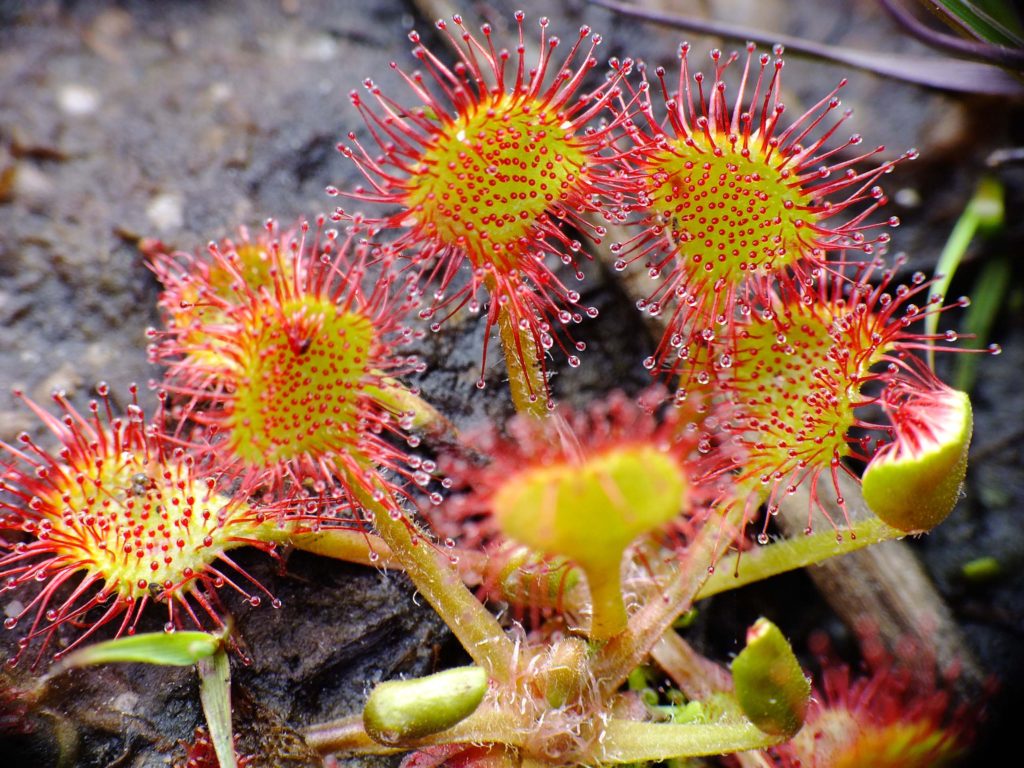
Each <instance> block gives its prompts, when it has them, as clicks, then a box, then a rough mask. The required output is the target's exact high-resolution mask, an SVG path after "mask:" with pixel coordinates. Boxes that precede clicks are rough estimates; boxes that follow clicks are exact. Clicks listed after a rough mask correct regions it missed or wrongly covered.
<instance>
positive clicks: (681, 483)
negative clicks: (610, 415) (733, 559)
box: [493, 446, 686, 573]
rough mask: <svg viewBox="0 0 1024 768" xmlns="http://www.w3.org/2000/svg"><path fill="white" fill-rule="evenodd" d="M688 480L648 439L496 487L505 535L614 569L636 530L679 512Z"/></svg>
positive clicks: (591, 568) (590, 566)
mask: <svg viewBox="0 0 1024 768" xmlns="http://www.w3.org/2000/svg"><path fill="white" fill-rule="evenodd" d="M685 490H686V481H685V478H684V476H683V472H682V470H681V469H680V467H679V465H678V464H677V463H676V462H675V461H674V460H673V459H672V458H671V457H670V456H667V455H666V454H664V453H662V452H661V451H659V450H657V449H656V448H655V447H653V446H629V447H625V448H620V449H617V450H612V451H609V452H607V453H604V454H601V455H599V456H596V457H594V458H592V459H588V460H586V461H585V462H583V463H581V464H576V463H571V464H570V463H567V464H557V465H555V466H550V467H535V468H532V469H529V470H527V471H525V472H523V473H520V474H518V475H515V476H513V477H511V478H510V479H509V481H508V482H506V483H505V484H504V485H503V486H502V487H501V488H500V489H499V490H498V492H497V493H496V494H495V497H494V500H493V508H494V514H495V517H496V519H497V521H498V524H499V525H500V526H501V528H502V530H503V531H504V532H505V534H506V535H508V536H510V537H511V538H513V539H516V540H517V541H520V542H522V543H523V544H526V545H527V546H529V547H532V548H533V549H536V550H539V551H541V552H544V553H546V554H550V555H564V556H565V557H568V558H569V559H570V560H573V561H575V562H577V563H578V564H579V565H581V566H582V567H583V568H584V569H585V570H586V571H587V572H595V571H598V570H600V569H608V570H613V571H614V572H615V573H618V568H619V563H620V561H621V559H622V553H623V551H624V550H625V549H626V547H627V546H629V544H630V543H631V542H632V541H633V540H634V539H635V538H636V537H637V536H639V535H640V534H642V533H646V532H648V531H651V530H653V529H655V528H657V527H659V526H661V525H663V524H665V523H667V522H668V521H669V520H671V519H672V518H674V517H675V516H676V515H677V514H679V510H680V507H681V504H682V500H683V495H684V492H685Z"/></svg>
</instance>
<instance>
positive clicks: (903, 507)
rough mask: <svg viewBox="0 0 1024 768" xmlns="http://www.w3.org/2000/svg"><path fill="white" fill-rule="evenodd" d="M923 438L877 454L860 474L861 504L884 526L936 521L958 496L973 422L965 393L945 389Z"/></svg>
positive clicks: (928, 525)
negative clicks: (862, 501) (865, 504)
mask: <svg viewBox="0 0 1024 768" xmlns="http://www.w3.org/2000/svg"><path fill="white" fill-rule="evenodd" d="M929 426H930V430H929V433H928V436H927V439H921V437H920V435H916V436H915V437H916V439H915V440H914V441H913V442H914V444H913V445H910V444H908V443H909V442H910V441H908V440H905V439H904V436H903V435H900V437H899V438H898V440H897V442H896V443H895V444H893V446H892V448H893V450H889V451H884V452H881V453H879V454H878V455H877V456H875V458H874V459H872V461H871V463H870V464H868V466H867V469H866V470H865V471H864V477H863V491H864V500H865V501H866V502H867V505H868V507H870V508H871V511H872V512H874V513H875V514H876V515H878V517H879V518H881V519H882V520H883V521H884V522H886V523H888V524H889V525H891V526H893V527H894V528H899V529H900V530H901V531H907V532H908V533H914V532H923V531H928V530H931V529H932V528H934V527H935V526H936V525H938V524H939V523H941V522H942V521H943V520H945V519H946V517H947V516H948V515H949V513H950V512H952V511H953V507H954V506H956V502H957V499H959V497H960V489H961V487H962V486H963V482H964V476H965V474H966V473H967V450H968V448H969V447H970V444H971V434H972V432H973V427H974V419H973V415H972V411H971V401H970V399H968V397H967V395H966V393H964V392H957V391H955V390H948V393H944V394H943V396H942V401H941V404H939V405H938V406H937V407H935V408H934V409H933V413H931V414H929Z"/></svg>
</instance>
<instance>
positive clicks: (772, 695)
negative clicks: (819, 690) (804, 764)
mask: <svg viewBox="0 0 1024 768" xmlns="http://www.w3.org/2000/svg"><path fill="white" fill-rule="evenodd" d="M732 678H733V683H734V684H735V686H736V698H737V700H738V701H739V704H740V708H741V709H742V710H743V714H745V715H746V716H747V717H748V718H749V719H750V722H752V723H753V724H754V725H756V726H757V727H758V728H760V729H761V730H762V731H764V732H765V733H770V734H772V735H775V736H785V737H786V738H789V737H791V736H793V735H794V734H796V733H797V731H799V730H800V728H801V727H802V726H803V724H804V715H805V714H806V713H807V701H808V699H809V698H810V695H811V683H810V681H809V680H808V679H807V678H806V677H804V672H803V670H802V669H801V668H800V662H798V661H797V660H796V656H795V655H794V654H793V649H792V648H791V647H790V645H789V642H788V641H787V640H786V638H785V637H783V635H782V632H781V631H780V630H779V628H778V627H777V626H775V625H774V624H773V623H772V622H770V621H768V619H765V618H760V619H758V620H757V621H756V622H754V625H753V626H752V627H751V628H750V629H748V630H747V647H746V648H744V649H743V650H742V651H741V652H740V654H739V655H738V656H737V657H736V658H735V659H733V662H732Z"/></svg>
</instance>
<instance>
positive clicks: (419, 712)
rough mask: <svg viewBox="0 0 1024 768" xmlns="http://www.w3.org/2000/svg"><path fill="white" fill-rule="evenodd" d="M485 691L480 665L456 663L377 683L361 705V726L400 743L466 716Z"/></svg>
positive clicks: (377, 736) (391, 742)
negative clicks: (432, 671) (430, 672)
mask: <svg viewBox="0 0 1024 768" xmlns="http://www.w3.org/2000/svg"><path fill="white" fill-rule="evenodd" d="M486 692H487V673H486V672H485V671H484V670H483V669H481V668H480V667H456V668H455V669H446V670H445V671H443V672H438V673H437V674H434V675H427V676H426V677H418V678H416V679H414V680H391V681H388V682H385V683H380V684H379V685H378V686H377V687H375V688H374V689H373V691H372V692H371V693H370V698H369V699H368V700H367V702H366V707H365V709H363V727H364V728H366V732H367V733H368V734H369V736H370V738H372V739H373V740H374V741H377V742H380V743H381V744H387V745H396V744H401V743H402V742H404V741H407V740H409V739H418V738H421V737H423V736H429V735H430V734H432V733H438V732H440V731H445V730H447V729H449V728H451V727H452V726H453V725H455V724H456V723H459V722H461V721H462V720H464V719H466V718H467V717H469V716H470V715H471V714H473V712H475V711H476V708H477V707H478V706H480V702H481V701H483V698H484V694H485V693H486Z"/></svg>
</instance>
